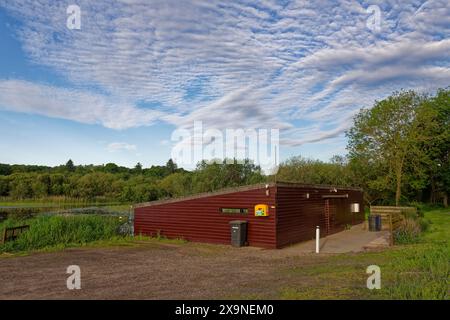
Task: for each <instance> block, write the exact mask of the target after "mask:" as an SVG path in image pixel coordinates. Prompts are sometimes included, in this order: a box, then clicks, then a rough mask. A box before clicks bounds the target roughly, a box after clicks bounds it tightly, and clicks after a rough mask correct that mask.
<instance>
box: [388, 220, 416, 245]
mask: <svg viewBox="0 0 450 320" xmlns="http://www.w3.org/2000/svg"><path fill="white" fill-rule="evenodd" d="M420 233H421V228H420V225H419V223H418V222H417V220H416V219H412V218H406V219H404V220H403V221H402V222H401V225H400V226H399V227H398V229H397V230H395V232H394V241H395V244H408V243H417V242H418V241H419V239H420Z"/></svg>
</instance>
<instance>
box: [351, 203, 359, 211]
mask: <svg viewBox="0 0 450 320" xmlns="http://www.w3.org/2000/svg"><path fill="white" fill-rule="evenodd" d="M350 210H351V212H353V213H358V212H359V203H352V204H351V209H350Z"/></svg>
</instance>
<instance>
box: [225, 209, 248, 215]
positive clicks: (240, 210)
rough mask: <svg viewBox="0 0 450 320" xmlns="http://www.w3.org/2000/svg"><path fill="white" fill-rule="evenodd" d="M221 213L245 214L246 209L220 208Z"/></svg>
mask: <svg viewBox="0 0 450 320" xmlns="http://www.w3.org/2000/svg"><path fill="white" fill-rule="evenodd" d="M220 212H221V213H225V214H247V213H248V209H247V208H220Z"/></svg>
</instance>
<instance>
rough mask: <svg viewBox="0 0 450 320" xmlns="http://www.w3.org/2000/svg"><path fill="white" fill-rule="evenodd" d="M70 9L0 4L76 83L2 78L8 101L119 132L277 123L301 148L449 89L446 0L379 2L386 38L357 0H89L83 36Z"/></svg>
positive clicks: (1, 102)
mask: <svg viewBox="0 0 450 320" xmlns="http://www.w3.org/2000/svg"><path fill="white" fill-rule="evenodd" d="M68 4H69V3H68V2H67V1H58V2H55V1H40V2H35V1H31V0H16V1H2V0H0V6H3V7H5V8H6V10H7V12H8V13H10V14H12V15H14V16H15V17H17V18H19V19H20V20H21V22H23V26H22V27H21V28H20V29H19V30H17V33H18V37H19V39H20V41H21V42H22V46H23V49H24V51H25V53H26V54H27V56H28V57H29V59H31V60H32V62H34V63H36V64H38V65H43V66H47V67H49V68H51V69H52V70H56V72H58V73H59V74H60V75H62V76H63V77H65V78H67V79H68V81H70V82H71V83H73V84H74V86H73V88H75V89H73V88H71V89H66V88H55V87H51V86H48V85H44V84H34V83H30V82H27V81H18V80H0V107H2V108H7V109H9V110H14V111H18V112H28V113H36V114H42V115H47V116H51V117H58V118H63V119H70V120H74V121H79V122H83V123H89V124H95V123H97V124H101V125H103V126H105V127H108V128H113V129H126V128H131V127H136V126H143V125H151V124H153V123H154V122H156V121H163V122H166V123H169V124H172V125H175V126H179V127H186V128H189V127H191V126H192V125H193V121H195V120H200V121H202V122H203V123H204V125H205V126H207V127H214V128H218V129H223V128H248V127H256V128H261V127H262V128H280V129H282V131H281V134H282V141H283V142H284V143H285V144H287V145H292V146H295V145H301V144H304V143H313V142H317V141H323V140H325V139H332V138H333V137H337V136H340V135H342V132H343V131H344V130H345V128H347V127H348V126H349V125H350V123H351V117H352V115H353V114H354V113H355V112H356V111H357V110H358V109H359V108H361V107H363V106H366V107H367V106H370V105H371V104H372V103H373V101H374V100H375V99H382V98H383V97H385V96H387V95H388V94H390V93H391V92H392V91H394V90H398V89H401V88H413V89H418V90H434V89H436V88H437V87H445V86H448V85H449V84H450V74H449V73H450V68H449V62H450V60H449V56H448V52H449V49H450V42H449V41H450V40H449V35H450V28H449V26H450V23H449V22H450V21H449V17H450V8H449V6H448V3H447V1H445V0H429V1H427V2H426V3H422V2H420V3H419V2H405V1H400V0H390V1H388V2H379V5H380V7H381V11H382V21H381V31H379V32H377V33H372V32H371V30H369V29H368V28H367V27H366V19H367V18H368V14H367V13H366V10H365V9H366V8H367V7H368V6H369V5H370V4H372V3H368V2H364V3H363V4H361V3H359V2H358V1H354V0H343V1H340V2H339V4H338V3H337V2H335V1H332V0H328V1H327V0H324V1H290V2H288V3H286V5H283V6H281V5H279V4H277V3H276V2H274V1H253V0H245V1H242V2H236V1H226V2H223V1H219V0H211V1H178V0H155V1H151V3H149V2H148V1H146V0H121V1H119V0H117V1H95V2H93V1H87V0H80V1H78V2H77V4H78V5H79V6H80V7H81V11H82V18H81V19H82V25H81V30H77V31H73V30H68V29H67V28H66V27H65V26H66V17H67V15H66V13H65V8H66V6H67V5H68ZM92 87H95V88H100V91H97V92H95V93H94V92H92V89H91V88H92ZM192 87H194V88H197V89H198V90H192ZM189 88H191V89H189ZM98 92H102V93H101V94H100V93H98ZM146 104H149V105H158V107H157V108H156V107H155V108H144V107H142V105H146Z"/></svg>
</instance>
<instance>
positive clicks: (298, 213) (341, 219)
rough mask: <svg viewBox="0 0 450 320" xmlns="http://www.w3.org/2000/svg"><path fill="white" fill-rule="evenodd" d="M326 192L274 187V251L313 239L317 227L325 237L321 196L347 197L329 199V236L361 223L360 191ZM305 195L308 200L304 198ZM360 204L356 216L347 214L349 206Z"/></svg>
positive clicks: (302, 188)
mask: <svg viewBox="0 0 450 320" xmlns="http://www.w3.org/2000/svg"><path fill="white" fill-rule="evenodd" d="M337 190H338V192H330V189H328V188H317V187H313V186H311V187H308V186H304V187H299V186H295V187H294V186H278V188H277V195H276V196H277V199H276V201H277V248H281V247H284V246H287V245H290V244H293V243H297V242H300V241H306V240H311V239H314V237H315V229H316V226H319V227H320V230H321V236H326V232H325V230H326V218H325V217H326V216H325V201H326V199H325V198H323V196H324V195H330V194H334V195H343V194H348V198H343V199H333V198H331V199H329V204H330V212H331V213H336V215H334V219H333V220H332V223H331V224H332V225H331V229H330V233H334V232H338V231H341V230H343V229H344V227H345V225H346V224H357V223H360V222H362V221H364V205H363V195H362V191H358V190H348V189H339V188H338V189H337ZM308 193H309V198H307V194H308ZM354 202H357V203H359V204H360V213H358V214H357V213H351V212H350V204H351V203H354Z"/></svg>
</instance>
